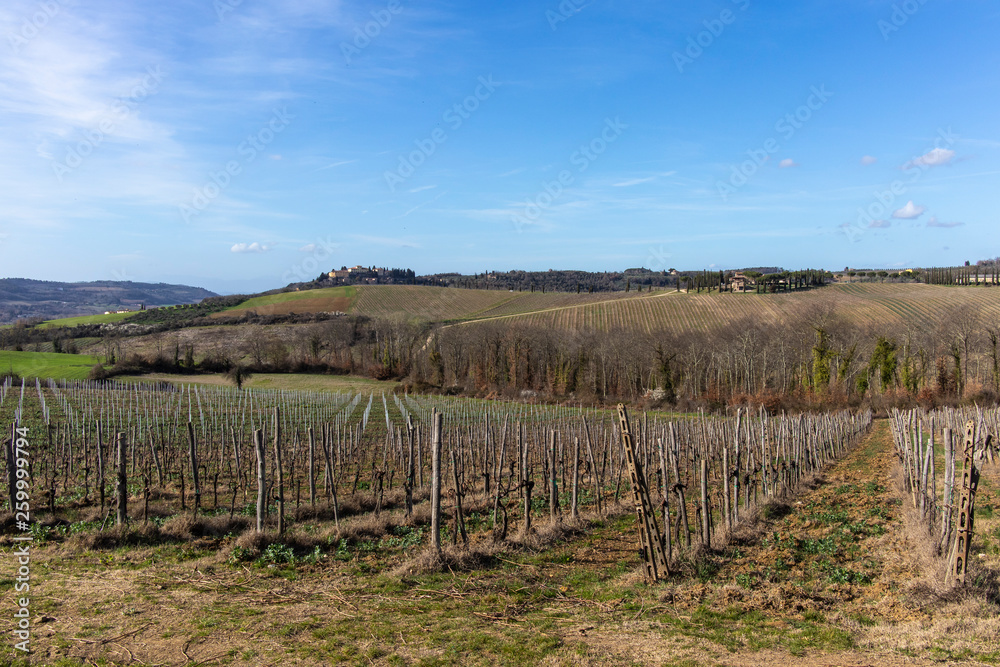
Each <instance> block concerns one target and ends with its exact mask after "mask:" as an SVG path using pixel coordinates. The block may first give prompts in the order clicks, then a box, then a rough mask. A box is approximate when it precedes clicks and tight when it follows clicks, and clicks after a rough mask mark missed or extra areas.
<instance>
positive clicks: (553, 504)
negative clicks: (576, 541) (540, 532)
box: [549, 429, 559, 523]
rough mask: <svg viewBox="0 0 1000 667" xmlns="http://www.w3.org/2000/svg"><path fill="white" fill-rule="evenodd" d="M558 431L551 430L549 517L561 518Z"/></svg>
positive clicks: (554, 520)
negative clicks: (557, 454)
mask: <svg viewBox="0 0 1000 667" xmlns="http://www.w3.org/2000/svg"><path fill="white" fill-rule="evenodd" d="M556 480H557V477H556V432H555V429H553V430H551V431H549V519H550V520H551V521H552V523H555V522H556V521H557V520H558V519H559V484H558V482H557V481H556Z"/></svg>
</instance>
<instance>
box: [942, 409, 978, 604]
mask: <svg viewBox="0 0 1000 667" xmlns="http://www.w3.org/2000/svg"><path fill="white" fill-rule="evenodd" d="M975 429H976V425H975V422H973V421H972V420H969V421H968V422H966V424H965V463H964V464H963V466H962V496H961V500H960V501H959V505H958V526H957V528H958V531H957V537H956V539H955V546H954V547H953V549H952V552H951V558H950V559H949V560H948V580H951V579H952V578H954V579H957V580H958V583H960V584H962V585H963V586H964V585H965V575H966V573H967V572H968V567H969V563H968V561H969V547H970V546H971V542H972V531H973V525H972V524H973V519H974V517H975V509H976V488H977V487H978V486H979V470H978V469H977V468H976V462H975V460H974V459H973V455H974V454H975V449H976V443H975V435H974V434H975Z"/></svg>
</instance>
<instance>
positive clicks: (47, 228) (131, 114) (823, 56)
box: [0, 0, 1000, 292]
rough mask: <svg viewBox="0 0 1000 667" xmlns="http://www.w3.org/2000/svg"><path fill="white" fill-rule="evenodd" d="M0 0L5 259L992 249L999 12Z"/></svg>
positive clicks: (660, 259) (606, 265) (797, 254)
mask: <svg viewBox="0 0 1000 667" xmlns="http://www.w3.org/2000/svg"><path fill="white" fill-rule="evenodd" d="M684 4H685V5H686V6H681V5H680V3H663V2H642V1H633V2H614V1H600V0H595V1H593V2H587V1H586V0H564V1H563V2H561V3H560V2H548V3H546V2H521V1H512V2H507V3H497V4H495V5H484V4H481V3H447V2H434V1H431V2H421V3H411V2H407V1H406V0H379V1H376V2H338V1H336V0H290V1H289V0H284V1H279V0H198V1H197V2H194V1H187V0H176V1H172V2H169V3H163V2H145V1H137V2H122V1H121V0H116V1H107V0H96V1H93V2H88V1H85V0H41V1H28V0H7V1H6V2H5V3H4V4H3V7H2V8H0V122H2V127H3V131H2V133H0V262H2V266H3V271H2V273H3V275H5V276H19V277H30V278H39V279H50V280H135V281H152V282H157V281H163V282H181V283H187V284H192V285H198V286H202V287H207V288H209V289H212V290H215V291H218V292H241V291H256V290H262V289H269V288H273V287H277V286H281V285H284V284H286V283H288V282H291V281H296V280H301V279H305V278H312V277H315V275H317V274H318V273H319V272H320V271H321V270H328V269H330V268H339V267H340V266H342V265H345V264H346V265H354V264H364V265H372V264H375V265H379V266H383V265H384V266H398V267H409V268H412V269H414V270H416V271H417V272H418V273H430V272H444V271H460V272H464V273H473V272H482V271H485V270H509V269H529V270H544V269H549V268H566V269H569V268H572V269H585V270H595V271H605V270H620V269H625V268H629V267H637V266H645V267H648V268H653V269H666V268H671V267H676V268H680V269H703V268H739V267H744V266H759V265H780V266H784V267H786V268H805V267H823V268H828V269H842V268H844V267H845V266H847V265H850V266H854V267H862V266H863V267H875V268H883V267H887V268H892V267H905V266H921V265H923V266H929V265H945V264H957V263H961V262H963V261H965V260H972V261H975V260H977V259H982V258H986V257H993V256H997V255H1000V235H998V233H997V231H996V230H997V228H996V223H997V215H996V210H997V205H996V204H995V203H994V202H993V193H994V192H995V191H996V184H997V183H998V178H1000V127H998V119H1000V117H998V115H997V109H998V101H1000V95H998V86H1000V76H998V75H997V74H998V72H1000V49H998V48H997V46H996V35H997V34H998V33H1000V8H998V7H997V6H996V4H995V3H994V2H988V1H987V0H962V1H961V2H959V1H958V0H923V2H921V0H908V1H907V2H890V1H883V0H836V1H833V0H830V1H815V2H801V1H800V2H785V1H775V2H769V3H764V2H760V1H758V0H720V1H717V2H702V3H684Z"/></svg>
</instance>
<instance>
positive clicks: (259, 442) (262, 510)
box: [253, 429, 267, 533]
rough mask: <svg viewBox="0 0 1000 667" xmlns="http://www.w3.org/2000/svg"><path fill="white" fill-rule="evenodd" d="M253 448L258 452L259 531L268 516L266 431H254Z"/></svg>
mask: <svg viewBox="0 0 1000 667" xmlns="http://www.w3.org/2000/svg"><path fill="white" fill-rule="evenodd" d="M253 449H254V453H255V454H257V532H258V533H261V532H263V531H264V519H265V518H267V495H266V494H267V488H266V486H265V481H266V480H265V477H264V474H265V470H266V469H267V461H266V460H265V459H264V431H263V430H261V429H257V430H255V431H254V432H253Z"/></svg>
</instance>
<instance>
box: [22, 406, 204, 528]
mask: <svg viewBox="0 0 1000 667" xmlns="http://www.w3.org/2000/svg"><path fill="white" fill-rule="evenodd" d="M103 440H104V437H103V434H102V433H101V422H100V420H98V421H97V488H98V489H100V495H101V516H102V517H103V516H104V442H103ZM12 444H13V442H12ZM183 495H184V494H183V493H182V494H181V500H182V501H183ZM11 511H12V512H13V511H14V508H13V506H12V507H11Z"/></svg>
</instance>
